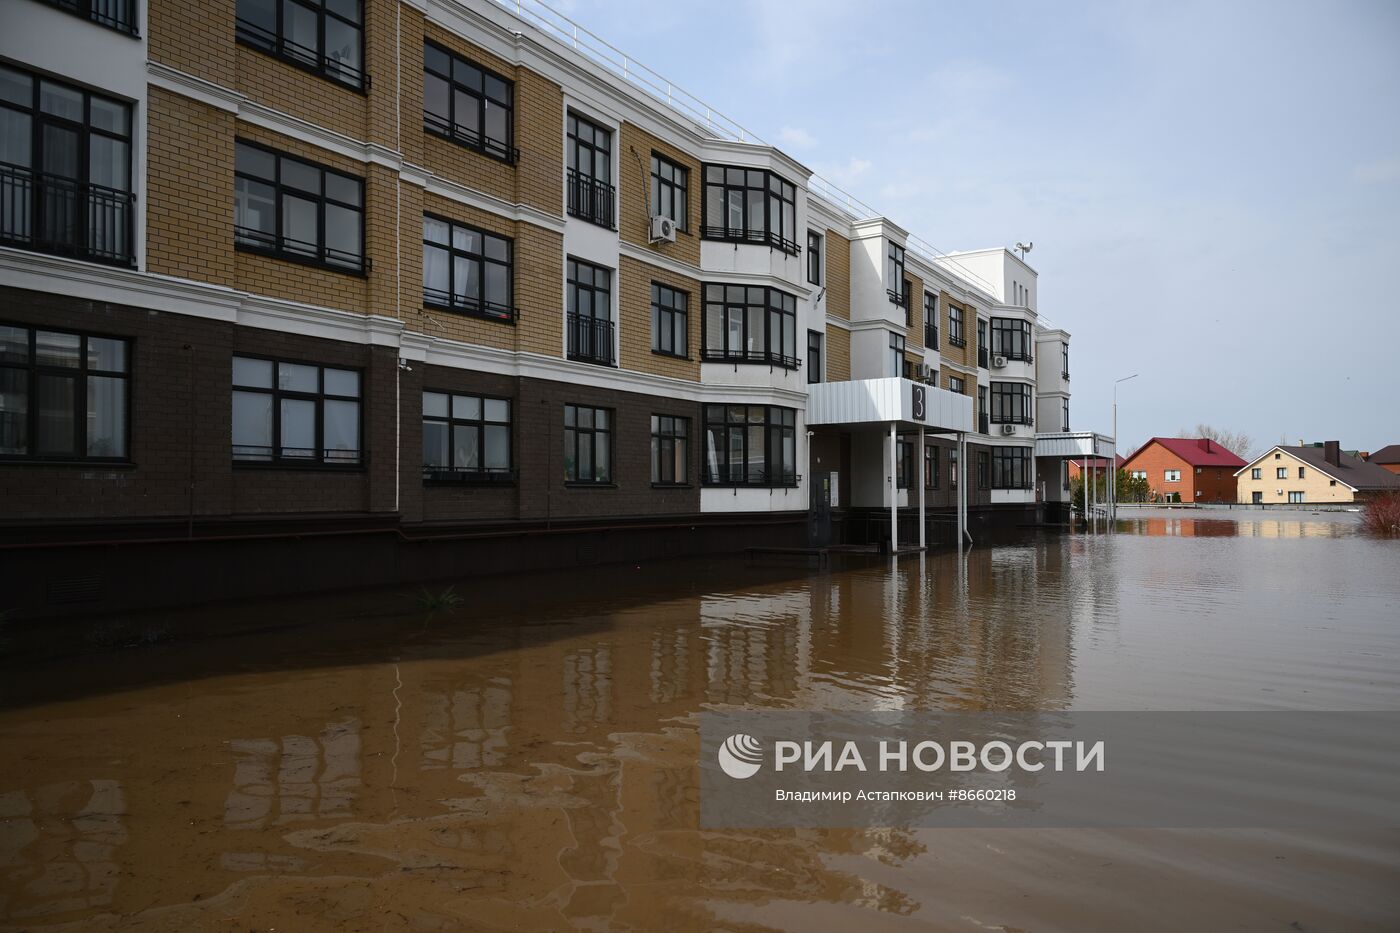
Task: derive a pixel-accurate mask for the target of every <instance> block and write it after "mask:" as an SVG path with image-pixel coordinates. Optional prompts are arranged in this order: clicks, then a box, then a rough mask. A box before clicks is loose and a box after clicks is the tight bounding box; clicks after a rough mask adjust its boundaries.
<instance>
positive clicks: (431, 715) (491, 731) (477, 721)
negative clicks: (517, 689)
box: [419, 677, 511, 771]
mask: <svg viewBox="0 0 1400 933" xmlns="http://www.w3.org/2000/svg"><path fill="white" fill-rule="evenodd" d="M421 696H422V701H421V702H422V709H421V714H420V718H419V726H420V728H421V729H422V734H421V736H420V737H419V747H420V748H421V750H422V753H423V759H422V763H421V765H420V767H421V768H422V770H424V771H436V770H440V769H443V768H448V769H451V770H454V771H467V770H473V769H476V768H496V767H499V766H500V765H501V763H502V762H503V761H504V760H505V751H506V745H507V741H508V739H507V733H508V732H509V731H510V716H511V708H510V699H511V682H510V680H509V678H505V677H498V678H492V679H491V680H490V681H488V682H487V683H486V684H484V685H482V686H480V687H474V688H464V689H460V690H454V691H452V692H450V693H448V692H433V691H424V692H423V693H422V695H421Z"/></svg>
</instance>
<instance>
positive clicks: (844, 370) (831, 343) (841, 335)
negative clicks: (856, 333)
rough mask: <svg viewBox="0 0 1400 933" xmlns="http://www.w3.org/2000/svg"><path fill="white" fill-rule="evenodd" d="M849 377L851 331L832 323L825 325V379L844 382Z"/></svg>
mask: <svg viewBox="0 0 1400 933" xmlns="http://www.w3.org/2000/svg"><path fill="white" fill-rule="evenodd" d="M850 378H851V332H850V331H848V330H846V329H845V328H844V327H837V326H836V325H834V324H828V325H826V381H827V382H846V381H847V380H849V379H850Z"/></svg>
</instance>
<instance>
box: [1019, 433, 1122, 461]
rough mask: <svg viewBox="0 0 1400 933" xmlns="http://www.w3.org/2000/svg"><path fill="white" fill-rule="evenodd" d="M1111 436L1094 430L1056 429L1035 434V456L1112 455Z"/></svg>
mask: <svg viewBox="0 0 1400 933" xmlns="http://www.w3.org/2000/svg"><path fill="white" fill-rule="evenodd" d="M1113 446H1114V445H1113V438H1111V437H1108V436H1106V435H1103V434H1099V433H1097V432H1094V431H1058V432H1056V433H1054V434H1037V435H1036V436H1035V455H1036V456H1037V457H1076V458H1077V457H1112V456H1113V455H1114V453H1115V451H1114V449H1113Z"/></svg>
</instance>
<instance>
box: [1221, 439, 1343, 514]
mask: <svg viewBox="0 0 1400 933" xmlns="http://www.w3.org/2000/svg"><path fill="white" fill-rule="evenodd" d="M1280 468H1282V469H1284V470H1286V471H1287V473H1288V477H1287V478H1286V479H1279V478H1278V470H1279V469H1280ZM1300 468H1301V469H1302V470H1303V476H1302V478H1301V479H1300V478H1299V477H1298V470H1299V469H1300ZM1255 469H1258V470H1259V479H1254V478H1253V470H1255ZM1235 479H1236V480H1237V483H1238V490H1239V498H1238V499H1237V500H1236V501H1238V502H1253V501H1254V494H1255V493H1256V492H1257V493H1260V496H1261V498H1260V500H1259V501H1261V502H1265V503H1277V502H1287V501H1288V494H1289V493H1290V492H1301V493H1302V494H1303V501H1304V502H1355V501H1356V494H1355V493H1354V492H1352V490H1351V487H1349V486H1347V485H1346V484H1344V483H1341V482H1337V481H1336V480H1334V479H1333V478H1332V477H1331V476H1328V475H1327V474H1326V473H1324V472H1323V471H1322V470H1320V469H1318V468H1317V467H1315V466H1313V465H1312V464H1310V463H1308V462H1306V461H1304V460H1300V459H1298V458H1297V457H1295V456H1293V455H1292V454H1290V453H1289V452H1288V451H1286V450H1271V451H1269V452H1268V453H1266V454H1264V456H1262V457H1260V458H1259V459H1258V460H1255V461H1254V462H1253V463H1251V464H1250V465H1249V466H1248V467H1246V468H1245V469H1244V471H1243V472H1242V473H1240V475H1239V476H1237V477H1236V478H1235Z"/></svg>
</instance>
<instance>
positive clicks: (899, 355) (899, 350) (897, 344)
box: [890, 333, 905, 376]
mask: <svg viewBox="0 0 1400 933" xmlns="http://www.w3.org/2000/svg"><path fill="white" fill-rule="evenodd" d="M904 362H905V360H904V337H903V336H902V335H900V334H893V333H892V334H890V375H891V376H902V375H904Z"/></svg>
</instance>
